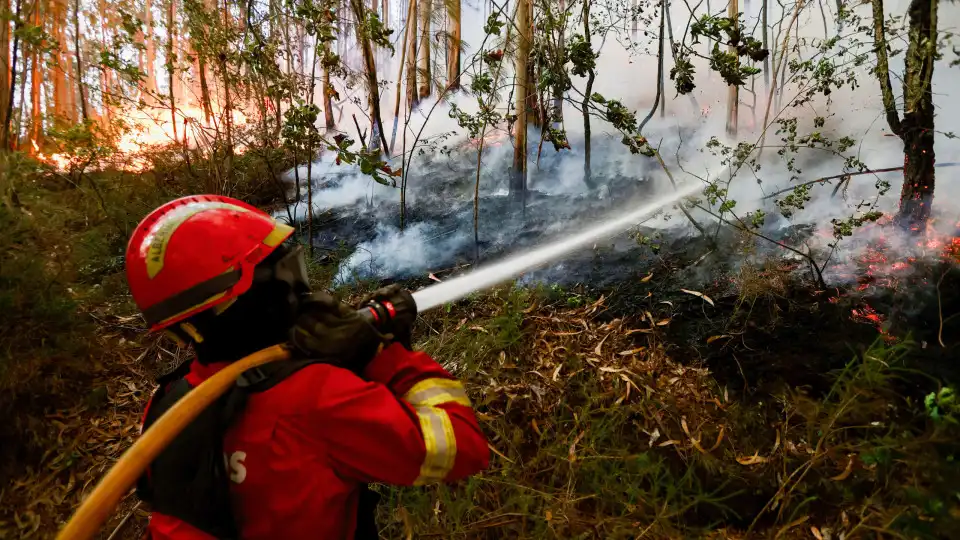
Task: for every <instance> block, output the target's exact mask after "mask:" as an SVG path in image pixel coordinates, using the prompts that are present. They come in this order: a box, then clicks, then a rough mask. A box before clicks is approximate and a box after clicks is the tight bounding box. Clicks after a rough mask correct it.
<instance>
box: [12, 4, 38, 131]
mask: <svg viewBox="0 0 960 540" xmlns="http://www.w3.org/2000/svg"><path fill="white" fill-rule="evenodd" d="M33 9H36V7H35V6H34V7H33ZM31 15H32V14H27V15H26V17H27V18H28V19H29V18H30V17H31ZM24 49H26V46H24ZM21 56H23V70H22V71H21V72H20V101H19V103H20V107H19V110H18V111H17V136H16V137H14V139H13V149H14V150H19V149H20V146H21V143H22V142H23V137H22V135H26V134H28V132H27V131H26V130H25V129H24V124H23V115H24V111H25V110H26V109H27V72H28V71H29V70H30V65H31V64H30V58H29V56H28V55H26V54H22V55H21Z"/></svg>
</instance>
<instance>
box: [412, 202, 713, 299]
mask: <svg viewBox="0 0 960 540" xmlns="http://www.w3.org/2000/svg"><path fill="white" fill-rule="evenodd" d="M698 189H703V186H702V185H698V184H691V185H688V186H684V187H681V188H679V189H677V191H674V192H673V193H670V194H668V195H664V196H662V197H659V198H657V199H654V200H653V201H651V202H649V203H647V204H645V205H643V206H641V207H640V208H638V209H636V210H633V211H630V212H628V213H626V214H623V215H620V216H618V217H615V218H612V219H610V220H607V221H605V222H603V223H600V224H597V225H595V226H593V227H591V228H589V229H587V230H585V231H583V232H581V233H579V234H575V235H573V236H569V237H567V238H563V239H560V240H557V241H555V242H552V243H550V244H547V245H545V246H542V247H539V248H537V249H534V250H533V251H530V252H528V253H523V254H521V255H517V256H515V257H511V258H509V259H507V260H505V261H502V262H499V263H496V264H493V265H490V266H487V267H484V268H481V269H479V270H476V271H474V272H470V273H468V274H466V275H463V276H460V277H456V278H454V279H451V280H449V281H444V282H442V283H437V284H436V285H431V286H429V287H425V288H423V289H420V290H419V291H416V292H414V293H413V299H414V300H415V301H416V303H417V311H419V312H420V313H423V312H424V311H427V310H430V309H433V308H435V307H438V306H442V305H443V304H446V303H448V302H453V301H454V300H459V299H460V298H463V297H464V296H467V295H468V294H470V293H473V292H476V291H482V290H484V289H488V288H490V287H493V286H494V285H498V284H500V283H502V282H504V281H506V280H508V279H510V278H512V277H516V276H519V275H520V274H523V273H524V272H527V271H529V270H532V269H534V268H536V267H538V266H541V265H543V264H545V263H548V262H550V261H553V260H556V259H557V258H559V257H561V256H562V255H564V254H566V253H569V252H571V251H573V250H575V249H577V248H579V247H582V246H584V245H587V244H589V243H591V242H594V241H597V240H600V239H602V238H606V237H608V236H611V235H614V234H616V233H618V232H621V231H623V230H625V229H627V228H629V227H631V226H633V225H636V224H637V223H638V222H639V221H640V220H641V219H643V218H645V217H648V216H650V215H651V214H653V213H655V212H656V211H657V210H660V209H661V208H663V207H664V206H667V205H670V204H673V203H675V202H677V201H679V200H680V199H682V198H684V197H688V196H690V195H692V194H693V193H694V192H696V191H697V190H698Z"/></svg>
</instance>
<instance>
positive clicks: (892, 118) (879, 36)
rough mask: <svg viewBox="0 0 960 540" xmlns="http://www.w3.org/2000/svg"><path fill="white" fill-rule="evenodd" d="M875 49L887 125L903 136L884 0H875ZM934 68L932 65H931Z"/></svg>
mask: <svg viewBox="0 0 960 540" xmlns="http://www.w3.org/2000/svg"><path fill="white" fill-rule="evenodd" d="M872 7H873V43H874V47H873V51H874V54H875V55H876V57H877V67H876V68H875V69H876V71H875V73H876V75H877V81H879V83H880V95H881V96H882V97H883V110H884V113H885V114H886V117H887V125H889V126H890V130H891V131H892V132H893V134H894V135H896V136H898V137H900V138H903V128H902V126H901V125H900V116H899V115H898V114H897V102H896V98H895V97H894V95H893V86H892V85H891V84H890V59H889V56H888V54H887V37H886V29H885V27H884V15H883V0H873V1H872ZM931 69H932V67H931Z"/></svg>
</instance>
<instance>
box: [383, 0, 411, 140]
mask: <svg viewBox="0 0 960 540" xmlns="http://www.w3.org/2000/svg"><path fill="white" fill-rule="evenodd" d="M384 1H386V0H384ZM416 3H417V0H410V6H409V9H408V10H407V13H410V12H413V11H414V10H415V6H416ZM410 39H411V34H410V17H409V16H408V17H407V18H406V20H405V21H404V24H403V44H402V48H401V49H400V62H399V63H398V64H397V92H396V96H395V99H394V104H393V133H392V134H391V135H390V153H391V154H393V148H394V144H395V143H396V142H397V127H399V125H400V86H401V84H400V81H402V80H403V67H404V65H406V61H407V49H408V48H410V46H409V42H410Z"/></svg>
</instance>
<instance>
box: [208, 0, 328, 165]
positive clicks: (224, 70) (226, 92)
mask: <svg viewBox="0 0 960 540" xmlns="http://www.w3.org/2000/svg"><path fill="white" fill-rule="evenodd" d="M222 9H223V26H224V28H226V27H228V26H229V24H230V0H223V8H222ZM219 59H220V80H221V81H223V117H224V118H223V123H224V125H225V126H226V132H227V162H226V170H227V174H228V175H229V173H230V169H231V168H232V167H233V101H232V97H231V92H230V84H231V82H230V71H229V69H228V66H227V57H226V55H224V54H221V55H220V56H219ZM312 99H313V96H311V103H312V102H313V101H312Z"/></svg>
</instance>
